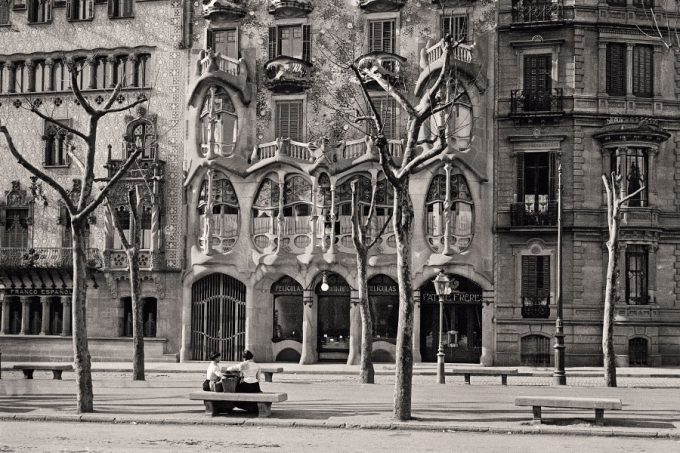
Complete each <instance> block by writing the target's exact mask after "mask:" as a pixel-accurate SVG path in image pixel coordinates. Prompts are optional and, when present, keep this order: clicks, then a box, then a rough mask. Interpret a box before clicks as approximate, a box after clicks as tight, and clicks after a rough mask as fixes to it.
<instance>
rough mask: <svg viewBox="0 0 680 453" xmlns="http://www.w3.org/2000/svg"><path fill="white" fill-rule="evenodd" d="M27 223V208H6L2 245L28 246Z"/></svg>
mask: <svg viewBox="0 0 680 453" xmlns="http://www.w3.org/2000/svg"><path fill="white" fill-rule="evenodd" d="M28 223H29V222H28V209H26V208H7V209H6V210H5V231H4V234H3V238H2V246H3V247H22V248H25V247H28Z"/></svg>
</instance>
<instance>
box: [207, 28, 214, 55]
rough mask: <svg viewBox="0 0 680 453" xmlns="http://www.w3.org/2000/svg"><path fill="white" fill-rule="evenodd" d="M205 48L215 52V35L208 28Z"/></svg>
mask: <svg viewBox="0 0 680 453" xmlns="http://www.w3.org/2000/svg"><path fill="white" fill-rule="evenodd" d="M205 48H206V49H212V50H215V33H214V32H213V31H212V30H211V29H210V28H208V29H207V30H206V35H205Z"/></svg>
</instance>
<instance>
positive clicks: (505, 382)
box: [501, 374, 508, 385]
mask: <svg viewBox="0 0 680 453" xmlns="http://www.w3.org/2000/svg"><path fill="white" fill-rule="evenodd" d="M501 385H508V375H507V374H501Z"/></svg>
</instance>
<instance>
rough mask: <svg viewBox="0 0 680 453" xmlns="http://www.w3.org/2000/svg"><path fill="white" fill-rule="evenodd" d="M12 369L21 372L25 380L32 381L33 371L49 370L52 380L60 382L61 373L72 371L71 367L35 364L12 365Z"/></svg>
mask: <svg viewBox="0 0 680 453" xmlns="http://www.w3.org/2000/svg"><path fill="white" fill-rule="evenodd" d="M13 368H14V369H15V370H21V371H23V372H24V377H25V378H26V379H33V371H35V370H51V371H52V379H59V380H61V373H62V372H63V371H73V365H59V364H52V365H39V364H36V363H26V364H18V365H14V367H13Z"/></svg>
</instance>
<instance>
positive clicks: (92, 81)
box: [85, 55, 104, 90]
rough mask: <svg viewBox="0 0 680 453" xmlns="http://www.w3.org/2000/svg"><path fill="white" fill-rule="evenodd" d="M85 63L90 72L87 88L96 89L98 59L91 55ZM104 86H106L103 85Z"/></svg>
mask: <svg viewBox="0 0 680 453" xmlns="http://www.w3.org/2000/svg"><path fill="white" fill-rule="evenodd" d="M85 64H86V65H87V69H88V71H89V73H90V77H89V78H88V83H87V89H88V90H94V89H96V88H97V59H96V58H95V56H94V55H90V56H88V57H87V58H86V59H85ZM102 88H104V87H102Z"/></svg>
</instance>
